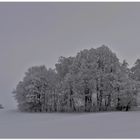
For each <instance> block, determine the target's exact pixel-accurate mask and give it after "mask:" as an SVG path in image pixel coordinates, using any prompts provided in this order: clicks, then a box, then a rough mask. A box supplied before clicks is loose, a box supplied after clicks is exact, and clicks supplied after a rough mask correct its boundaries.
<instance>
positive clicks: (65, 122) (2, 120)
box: [0, 110, 140, 138]
mask: <svg viewBox="0 0 140 140" xmlns="http://www.w3.org/2000/svg"><path fill="white" fill-rule="evenodd" d="M0 138H140V111H131V112H111V113H21V112H18V111H16V110H0Z"/></svg>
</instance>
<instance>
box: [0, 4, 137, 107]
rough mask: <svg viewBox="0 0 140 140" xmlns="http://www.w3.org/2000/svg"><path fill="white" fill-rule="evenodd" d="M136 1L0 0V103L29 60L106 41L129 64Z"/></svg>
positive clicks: (9, 100)
mask: <svg viewBox="0 0 140 140" xmlns="http://www.w3.org/2000/svg"><path fill="white" fill-rule="evenodd" d="M139 13H140V3H132V2H131V3H128V2H127V3H123V2H121V3H119V2H117V3H115V2H108V3H104V2H99V3H97V2H92V3H80V2H79V3H77V2H75V3H73V2H71V3H68V2H67V3H63V2H61V3H57V2H53V3H49V2H45V3H26V2H25V3H21V2H20V3H17V2H15V3H2V2H1V3H0V20H1V23H0V31H1V33H0V49H1V51H0V66H1V73H0V87H1V90H0V103H1V104H3V105H4V106H5V107H12V108H13V107H15V101H14V98H13V97H12V90H13V89H14V88H15V86H16V84H17V83H18V82H19V81H20V80H21V79H22V77H23V76H24V73H25V71H26V70H27V69H28V68H29V67H31V66H34V65H43V64H44V65H46V67H47V68H49V67H54V65H55V63H56V62H57V60H58V58H59V57H60V56H66V57H67V56H73V55H76V53H77V52H78V51H80V50H82V49H89V48H97V47H100V46H101V45H103V44H104V45H107V46H108V47H109V48H110V49H111V50H112V51H113V52H115V53H116V54H117V56H118V58H119V59H120V61H122V60H123V59H125V60H126V61H127V62H128V63H129V65H130V66H132V65H133V64H134V63H135V61H136V59H137V58H140V54H139V52H140V47H139V44H140V42H139V35H140V16H139Z"/></svg>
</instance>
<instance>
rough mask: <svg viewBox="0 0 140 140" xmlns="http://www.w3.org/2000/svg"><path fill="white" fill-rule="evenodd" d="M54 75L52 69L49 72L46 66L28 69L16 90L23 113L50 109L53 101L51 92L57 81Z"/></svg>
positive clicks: (16, 96)
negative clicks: (50, 103) (50, 102)
mask: <svg viewBox="0 0 140 140" xmlns="http://www.w3.org/2000/svg"><path fill="white" fill-rule="evenodd" d="M54 73H55V72H54V71H52V70H51V69H49V70H47V69H46V68H45V66H35V67H31V68H29V69H28V71H27V72H26V73H25V77H24V78H23V80H22V81H20V82H19V83H18V85H17V87H16V89H15V90H14V94H15V98H16V100H17V102H18V107H19V109H20V110H21V111H46V110H47V109H48V106H49V105H48V104H49V101H50V100H51V98H49V97H50V92H49V91H52V89H53V85H54V84H55V81H56V80H55V79H54V78H55V77H54ZM53 90H54V89H53ZM51 93H52V92H51ZM47 105H48V106H47Z"/></svg>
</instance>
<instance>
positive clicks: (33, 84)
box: [13, 45, 140, 112]
mask: <svg viewBox="0 0 140 140" xmlns="http://www.w3.org/2000/svg"><path fill="white" fill-rule="evenodd" d="M139 89H140V60H139V59H137V61H136V63H135V65H134V67H132V68H128V63H127V62H126V61H125V60H124V61H123V62H122V63H121V62H119V59H118V58H117V56H116V54H115V53H113V52H112V51H111V50H110V49H109V48H108V47H107V46H105V45H103V46H101V47H99V48H97V49H94V48H91V49H89V50H88V49H85V50H82V51H80V52H78V53H77V55H76V56H74V57H67V58H66V57H60V58H59V60H58V62H57V63H56V65H55V69H51V68H49V69H47V68H46V67H45V66H34V67H31V68H29V69H28V71H27V72H26V73H25V77H24V78H23V80H22V81H20V82H19V83H18V85H17V87H16V89H15V90H14V91H13V93H14V95H15V99H16V100H17V102H18V108H19V109H20V110H21V111H29V112H94V111H112V110H126V111H128V110H129V109H130V108H131V107H132V106H136V105H137V103H138V101H137V96H138V93H139Z"/></svg>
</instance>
